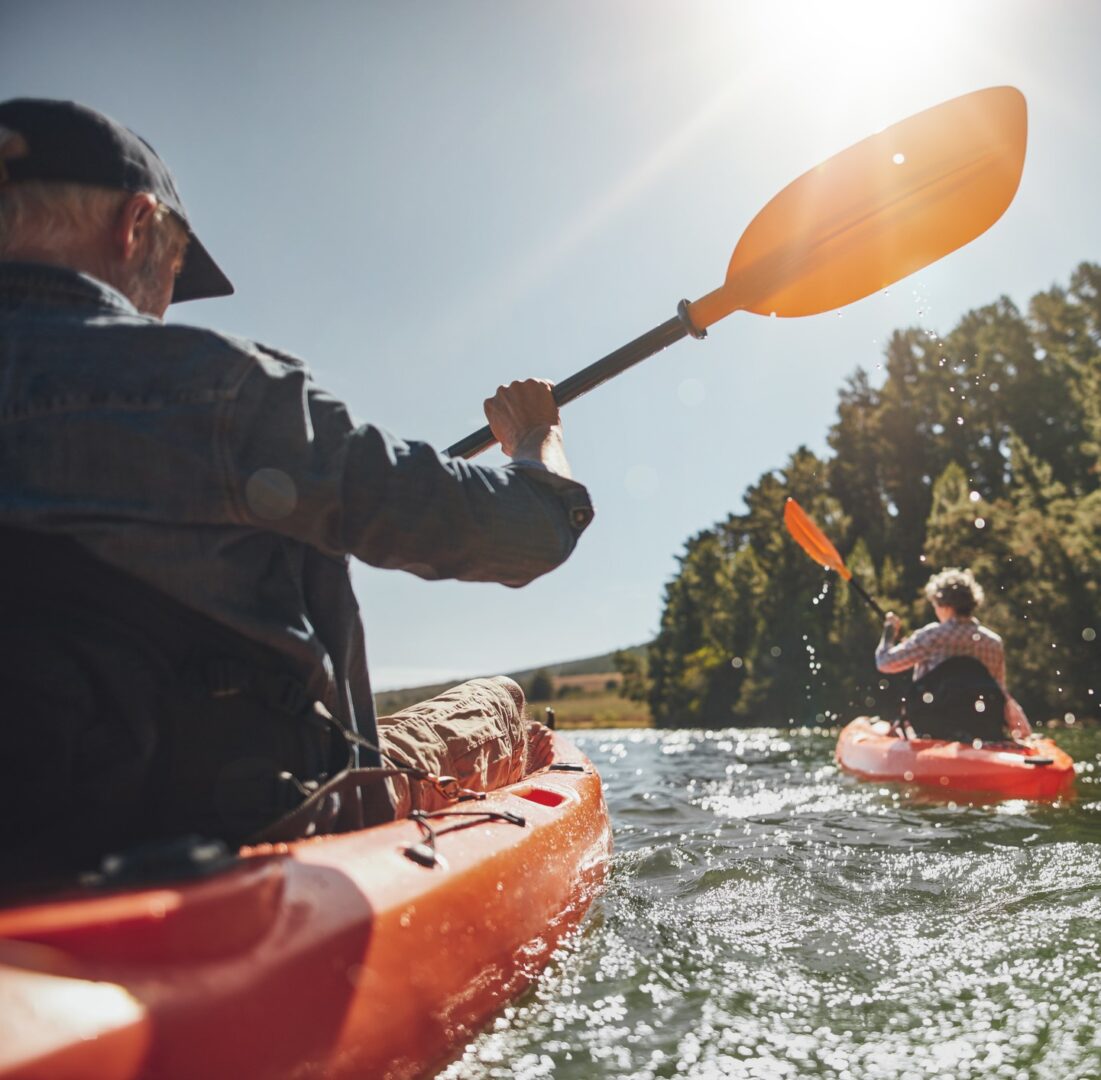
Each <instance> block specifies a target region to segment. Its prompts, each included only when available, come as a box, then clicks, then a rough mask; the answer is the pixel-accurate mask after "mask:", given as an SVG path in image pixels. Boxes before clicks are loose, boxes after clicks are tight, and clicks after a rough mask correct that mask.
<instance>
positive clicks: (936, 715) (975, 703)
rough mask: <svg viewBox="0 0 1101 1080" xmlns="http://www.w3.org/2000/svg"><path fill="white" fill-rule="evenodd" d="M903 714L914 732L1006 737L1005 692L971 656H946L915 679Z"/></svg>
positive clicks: (986, 739)
mask: <svg viewBox="0 0 1101 1080" xmlns="http://www.w3.org/2000/svg"><path fill="white" fill-rule="evenodd" d="M904 715H905V718H906V719H907V720H908V721H909V723H910V726H911V727H912V728H913V729H914V733H915V734H917V735H918V736H923V737H925V738H930V739H951V740H961V741H966V742H971V741H973V740H975V739H981V740H982V741H983V742H1000V741H1003V740H1004V739H1005V738H1006V730H1005V723H1004V719H1003V718H1004V715H1005V694H1004V692H1003V691H1002V688H1001V687H1000V686H999V685H998V684H997V682H996V681H995V679H994V677H993V676H992V675H991V674H990V672H989V671H988V670H987V668H986V665H985V664H983V663H982V661H981V660H976V659H975V658H974V657H973V656H950V657H949V658H948V659H947V660H944V661H942V662H941V663H939V664H937V666H936V667H935V668H933V669H932V671H928V672H926V673H925V675H923V676H922V677H921V678H920V679H917V680H916V681H915V682H914V685H913V688H912V689H911V690H910V691H909V692H908V694H907V696H906V701H905V705H904Z"/></svg>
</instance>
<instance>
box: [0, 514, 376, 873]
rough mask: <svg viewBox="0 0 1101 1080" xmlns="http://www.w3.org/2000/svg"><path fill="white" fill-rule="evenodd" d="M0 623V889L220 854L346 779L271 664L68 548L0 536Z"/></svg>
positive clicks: (340, 741) (75, 547)
mask: <svg viewBox="0 0 1101 1080" xmlns="http://www.w3.org/2000/svg"><path fill="white" fill-rule="evenodd" d="M0 615H2V618H0V716H2V719H0V881H3V880H8V881H11V880H13V879H19V880H25V879H26V878H27V877H29V876H34V875H35V874H38V873H54V872H58V871H70V870H75V869H84V868H87V867H90V866H95V865H96V864H97V863H98V861H99V859H100V858H101V857H102V856H103V855H104V854H106V853H108V852H112V851H118V850H120V849H123V848H126V847H131V846H134V845H138V844H146V843H150V842H155V841H160V840H166V839H170V838H172V837H176V836H180V835H183V834H198V835H201V836H205V837H210V838H214V839H220V840H223V841H225V842H226V843H227V844H229V845H231V846H234V847H236V846H238V845H240V844H241V843H243V842H246V841H247V840H249V838H250V837H253V836H255V835H256V834H257V833H260V832H262V830H263V829H264V828H265V827H266V826H268V825H270V824H271V823H272V822H273V821H276V820H277V819H279V818H281V817H282V816H283V815H284V814H286V813H287V812H288V811H290V810H293V809H294V808H295V807H297V806H299V805H300V804H302V803H303V801H304V800H305V799H306V798H308V796H309V794H310V792H311V791H312V790H313V789H314V788H315V787H317V786H318V785H323V784H324V783H325V781H326V780H327V779H329V778H331V777H333V776H334V775H336V774H337V773H339V772H340V771H341V770H343V769H347V768H348V766H349V764H350V749H349V745H348V743H347V742H346V741H345V739H344V738H343V737H342V733H341V731H340V729H339V727H338V726H337V725H336V723H335V721H333V720H332V719H331V718H329V719H328V720H327V721H326V720H325V719H324V717H323V716H322V715H321V712H323V710H322V711H321V712H319V711H318V710H317V709H316V705H315V702H314V701H313V700H312V699H311V697H310V695H309V694H308V693H307V692H306V690H305V688H304V687H303V686H302V685H301V684H300V683H299V682H297V681H296V680H295V679H294V678H293V677H292V676H291V675H290V674H289V673H288V671H287V664H286V662H285V660H284V659H283V658H282V657H280V656H278V655H277V654H275V653H274V652H273V651H272V650H269V649H266V648H264V647H263V646H260V645H258V644H256V643H255V642H251V641H248V640H246V639H244V638H243V637H242V636H241V635H239V634H236V633H234V632H233V631H231V630H230V629H229V628H227V627H224V626H222V625H221V624H219V623H217V622H215V621H214V620H212V619H209V618H207V617H206V616H204V615H201V614H200V613H198V612H195V611H192V610H191V609H189V608H187V607H185V606H184V605H182V604H180V603H178V602H176V601H175V600H173V599H172V598H170V597H168V596H166V595H164V594H162V593H160V592H158V591H157V590H155V589H153V588H151V587H149V586H146V585H145V584H143V583H142V582H140V581H138V580H136V579H135V578H133V577H131V576H130V575H128V574H125V573H123V572H122V571H120V570H117V569H115V568H114V567H111V566H108V565H107V564H105V563H103V562H101V561H100V560H98V559H96V558H94V557H93V556H92V555H91V554H89V553H88V552H87V551H86V550H85V549H84V548H82V547H81V546H80V545H79V544H78V543H77V542H76V541H74V540H72V539H70V538H68V537H64V536H59V535H55V534H47V533H38V532H30V531H26V530H20V529H13V528H10V527H0ZM345 810H346V811H350V807H347V806H346V807H345ZM316 824H317V825H318V826H319V828H320V829H328V828H331V827H336V823H334V822H332V821H327V822H318V823H316ZM357 824H360V823H359V822H356V821H351V822H348V823H346V824H345V825H344V826H343V827H354V826H355V825H357Z"/></svg>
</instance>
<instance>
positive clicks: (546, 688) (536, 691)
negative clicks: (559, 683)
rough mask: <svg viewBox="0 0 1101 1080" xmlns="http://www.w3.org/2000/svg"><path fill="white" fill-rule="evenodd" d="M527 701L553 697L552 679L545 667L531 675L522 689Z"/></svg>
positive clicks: (547, 699) (544, 699)
mask: <svg viewBox="0 0 1101 1080" xmlns="http://www.w3.org/2000/svg"><path fill="white" fill-rule="evenodd" d="M524 694H525V696H526V697H527V699H528V701H550V700H551V698H553V697H554V680H553V679H552V678H551V675H550V672H549V671H547V670H546V668H540V669H539V670H538V671H537V672H536V673H535V674H534V675H532V677H531V680H530V682H529V683H528V684H527V686H526V687H525V689H524Z"/></svg>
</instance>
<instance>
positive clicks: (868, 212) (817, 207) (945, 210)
mask: <svg viewBox="0 0 1101 1080" xmlns="http://www.w3.org/2000/svg"><path fill="white" fill-rule="evenodd" d="M1027 133H1028V113H1027V108H1026V106H1025V99H1024V97H1023V96H1022V94H1021V92H1020V91H1019V90H1016V89H1014V88H1013V87H1011V86H996V87H991V88H989V89H986V90H976V91H975V92H974V93H971V94H964V95H963V96H962V97H958V98H953V99H952V100H951V101H946V102H944V103H943V104H941V105H937V106H934V107H933V108H931V109H926V110H925V111H924V112H920V113H917V114H916V115H915V116H911V117H909V118H908V119H906V120H902V121H900V122H899V123H897V124H892V125H891V126H890V127H889V128H885V129H884V130H883V131H881V132H879V133H878V134H877V135H872V136H871V137H870V138H867V139H864V140H863V141H862V142H858V143H857V144H856V145H855V146H850V147H849V148H848V149H847V150H843V151H842V152H841V153H839V154H836V155H835V156H834V157H832V158H830V159H829V160H828V161H825V162H823V163H822V164H821V165H819V166H818V167H817V168H814V169H811V170H810V172H807V173H804V174H803V175H802V176H800V177H799V178H798V179H797V180H795V181H793V182H792V183H790V184H789V185H788V186H787V187H786V188H784V190H783V191H781V192H780V193H779V194H778V195H777V196H776V197H775V198H774V199H772V201H771V202H769V203H768V204H767V205H766V206H765V208H764V209H763V210H762V211H761V212H760V213H759V214H758V215H757V216H756V217H755V218H754V219H753V221H752V222H750V225H749V228H747V229H746V231H745V233H744V234H743V235H742V238H741V240H740V241H739V242H738V246H737V248H735V250H734V255H733V257H732V258H731V260H730V267H729V269H728V270H727V275H726V281H725V283H724V284H723V285H722V286H721V287H720V288H718V289H716V290H715V291H714V292H711V293H708V294H707V295H706V296H704V297H701V298H700V299H699V300H697V301H696V302H695V303H694V304H690V305H689V306H688V313H689V315H690V316H691V320H692V323H693V325H694V326H696V327H697V328H698V329H700V330H703V329H705V328H706V327H708V326H710V325H711V324H712V323H715V322H717V321H718V320H719V319H721V318H723V317H725V316H726V315H729V314H730V313H731V312H732V311H739V310H741V311H752V312H755V313H756V314H758V315H769V314H772V313H775V314H776V315H782V316H797V315H815V314H817V313H819V312H822V311H829V310H831V309H833V308H838V307H842V306H843V305H845V304H850V303H852V302H853V301H854V300H859V299H861V298H862V297H864V296H868V295H870V294H871V293H873V292H877V291H879V290H880V289H883V288H886V287H887V286H888V285H890V284H892V283H893V282H895V281H898V280H899V279H900V278H903V277H905V276H906V275H907V274H912V273H914V271H916V270H920V269H921V268H922V267H923V266H928V265H929V264H930V263H931V262H934V261H936V260H937V259H939V258H941V257H942V256H944V255H947V254H949V252H952V251H955V250H956V249H957V248H959V247H962V246H963V245H964V244H966V243H969V242H970V241H971V240H974V239H975V237H977V236H979V235H981V234H982V233H983V232H985V231H986V230H987V229H989V228H990V226H991V225H993V224H994V222H996V221H997V220H998V218H1000V217H1001V216H1002V214H1003V213H1004V212H1005V210H1006V208H1007V207H1008V206H1009V204H1010V203H1011V202H1012V201H1013V196H1014V194H1016V191H1017V185H1018V184H1019V183H1020V179H1021V171H1022V169H1023V168H1024V159H1025V143H1026V141H1027Z"/></svg>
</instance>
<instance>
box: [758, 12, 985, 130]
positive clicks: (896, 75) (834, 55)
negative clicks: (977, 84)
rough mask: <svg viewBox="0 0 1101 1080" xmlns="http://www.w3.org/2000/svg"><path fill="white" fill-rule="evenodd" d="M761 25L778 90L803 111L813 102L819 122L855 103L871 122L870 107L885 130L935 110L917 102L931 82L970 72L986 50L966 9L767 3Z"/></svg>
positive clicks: (772, 82)
mask: <svg viewBox="0 0 1101 1080" xmlns="http://www.w3.org/2000/svg"><path fill="white" fill-rule="evenodd" d="M754 20H755V24H756V25H755V26H754V27H753V29H754V30H755V31H756V32H757V34H758V35H759V37H760V41H761V45H762V52H764V53H766V54H767V57H768V60H767V63H768V66H769V67H770V68H771V69H772V72H771V75H772V77H771V78H768V80H767V81H768V83H769V85H770V86H771V87H773V88H774V91H773V92H776V90H777V88H779V87H780V86H781V85H782V87H783V90H782V91H781V92H782V93H786V96H788V97H791V98H795V99H797V100H798V102H799V104H800V108H801V109H802V110H806V109H807V107H808V104H809V103H813V105H812V107H813V110H814V111H815V112H816V113H818V118H819V119H823V118H825V117H826V116H829V115H832V116H835V117H841V116H843V115H844V114H846V113H847V112H849V111H851V109H852V108H853V107H854V106H856V105H859V106H860V109H859V111H860V113H861V114H862V115H863V116H865V117H866V116H867V114H868V106H869V105H871V106H872V109H873V111H874V112H875V113H876V114H878V115H879V116H880V117H881V123H880V125H879V126H886V125H887V124H890V123H893V122H894V121H896V120H898V119H899V115H900V113H899V110H900V108H901V109H902V110H903V112H905V111H906V109H908V108H911V107H920V105H921V104H933V102H921V101H918V102H916V103H915V101H914V98H915V97H917V98H920V97H922V91H923V89H924V91H925V93H926V94H927V92H928V86H929V82H930V76H931V75H932V74H934V73H943V72H945V71H949V72H951V71H953V70H956V71H959V72H960V73H961V75H962V74H964V73H965V71H966V67H967V63H968V59H969V56H970V57H971V58H973V56H974V50H975V49H977V48H979V47H981V46H980V42H979V41H978V40H973V38H974V28H973V27H971V26H969V24H968V15H967V8H966V7H964V6H963V5H948V4H941V3H936V2H932V3H929V2H926V3H923V4H902V3H889V2H885V0H822V2H817V3H816V2H811V0H803V2H795V0H788V2H786V3H783V2H781V3H775V4H769V5H767V6H766V5H761V6H760V8H759V9H758V10H757V13H756V15H755V16H754ZM745 29H746V27H745V26H744V24H743V30H745ZM781 75H782V78H778V77H777V76H781ZM963 89H973V87H970V86H967V87H963V88H961V92H962V90H963Z"/></svg>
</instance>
